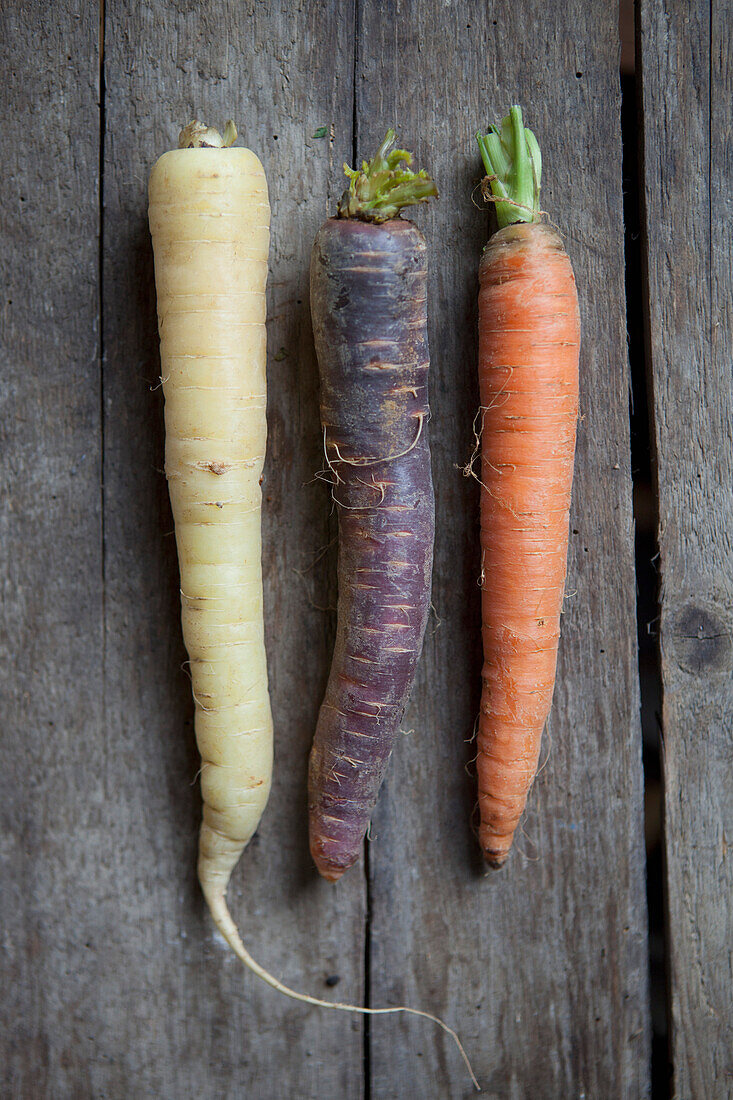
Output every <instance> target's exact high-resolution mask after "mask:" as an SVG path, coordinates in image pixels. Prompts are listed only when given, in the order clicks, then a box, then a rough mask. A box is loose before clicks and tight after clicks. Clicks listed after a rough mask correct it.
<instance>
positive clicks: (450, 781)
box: [356, 0, 649, 1100]
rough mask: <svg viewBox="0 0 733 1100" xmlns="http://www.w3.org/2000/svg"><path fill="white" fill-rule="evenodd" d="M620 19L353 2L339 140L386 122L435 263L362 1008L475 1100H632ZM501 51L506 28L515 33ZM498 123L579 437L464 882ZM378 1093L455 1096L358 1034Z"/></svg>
mask: <svg viewBox="0 0 733 1100" xmlns="http://www.w3.org/2000/svg"><path fill="white" fill-rule="evenodd" d="M616 20H617V13H616V11H615V10H614V9H613V6H612V5H608V4H605V3H602V2H601V0H596V2H594V3H581V2H580V0H573V2H571V3H569V4H553V5H551V6H549V7H548V6H547V5H541V6H538V5H537V4H535V3H533V2H530V0H518V2H517V3H516V4H514V5H512V8H511V13H510V12H509V10H508V9H507V8H506V6H505V5H499V4H483V3H481V4H479V3H471V4H462V5H457V4H456V5H450V4H445V5H436V4H434V3H432V2H430V0H417V2H416V3H414V4H411V5H409V7H408V6H406V5H404V4H401V3H396V4H390V5H389V6H388V8H387V10H385V7H384V6H380V7H379V8H377V6H376V5H372V4H364V3H362V4H360V7H359V14H358V26H359V39H358V46H357V59H358V67H357V86H356V87H357V137H358V147H359V154H360V155H362V154H366V153H368V151H369V149H370V148H371V147H372V146H373V144H374V143H375V142H376V140H377V139H378V138H379V137H380V136H381V135H382V133H383V131H384V129H385V127H386V126H387V125H391V124H393V123H394V124H396V125H397V127H398V134H399V138H400V142H401V143H404V144H405V145H406V146H407V147H408V148H414V150H415V152H416V154H417V159H418V163H419V164H420V165H421V166H425V167H426V168H428V169H432V170H433V171H434V173H435V175H436V177H437V181H438V186H439V189H440V193H441V197H440V200H439V202H437V203H436V204H434V205H433V206H431V208H430V209H429V210H422V211H420V212H418V214H417V216H416V220H418V221H419V223H420V224H421V225H422V226H423V227H424V230H425V233H426V236H427V240H428V247H429V250H430V255H431V257H432V264H431V294H430V308H431V328H430V341H431V359H432V367H431V370H432V406H433V419H432V422H431V438H432V447H433V455H434V473H435V483H436V490H437V515H438V517H442V522H439V525H438V533H437V544H436V563H435V572H434V595H433V600H434V604H435V607H436V609H437V616H438V618H439V620H440V621H439V622H437V621H436V623H434V625H433V628H432V633H431V634H429V637H428V639H427V642H426V647H425V652H424V657H423V660H422V664H421V671H420V677H419V683H418V684H417V688H416V691H415V693H414V697H413V704H412V706H411V709H410V711H409V712H408V714H407V715H406V718H405V729H406V730H407V731H410V732H408V733H407V735H406V736H405V738H404V740H403V741H402V742H401V743H400V744H399V745H398V747H397V749H396V751H395V754H394V758H393V762H392V764H391V767H390V771H389V775H388V779H387V784H386V789H385V790H384V791H383V794H382V797H381V799H380V803H379V805H378V808H377V813H376V815H375V818H374V822H373V827H372V843H371V845H370V847H369V872H370V899H369V900H370V912H371V922H370V945H371V953H370V971H371V983H370V997H371V1003H372V1004H374V1005H376V1004H383V1003H393V1004H394V1003H408V1004H412V1005H416V1006H419V1007H421V1008H423V1009H427V1010H430V1011H433V1012H438V1013H441V1014H442V1015H444V1016H445V1017H447V1019H448V1020H449V1022H451V1023H452V1024H454V1025H455V1026H457V1027H458V1028H459V1030H460V1032H461V1035H462V1037H463V1039H464V1041H465V1045H466V1048H467V1050H468V1052H469V1054H470V1056H471V1057H472V1059H473V1062H474V1066H475V1068H476V1071H477V1073H478V1076H479V1079H480V1081H481V1084H482V1086H483V1088H484V1089H485V1091H486V1093H487V1095H490V1096H491V1097H495V1098H497V1100H500V1098H507V1100H508V1098H517V1100H518V1098H523V1097H526V1096H532V1097H548V1098H550V1097H552V1098H554V1097H559V1096H575V1097H581V1096H587V1097H591V1096H592V1097H600V1096H609V1097H610V1096H614V1097H621V1096H623V1097H634V1098H636V1097H640V1096H644V1095H646V1094H647V1092H648V1088H649V1083H648V1055H649V1017H648V994H647V957H646V910H645V901H644V855H643V833H642V776H641V734H640V724H639V693H638V683H637V664H636V624H635V613H634V598H635V579H634V562H633V531H632V509H631V479H630V459H629V417H628V373H627V355H626V340H625V315H624V285H623V226H622V201H621V199H622V195H621V146H620V117H619V115H620V110H619V108H620V104H619V83H618V48H619V44H618V28H617V22H616ZM518 29H519V30H518ZM512 102H520V103H522V104H523V105H524V107H525V109H526V117H527V120H528V125H530V126H531V127H532V129H533V130H535V132H536V133H537V135H538V137H539V140H540V143H541V145H542V148H543V152H544V158H545V174H546V175H545V178H546V183H545V185H544V187H543V205H544V206H545V207H546V209H547V210H548V211H550V212H551V216H552V218H553V219H554V220H555V221H556V222H557V223H558V225H559V226H561V227H562V228H563V229H564V230H565V231H566V238H567V245H568V250H569V253H570V255H571V258H572V260H573V263H574V265H575V269H576V274H577V279H578V284H579V288H580V298H581V314H582V324H583V350H582V358H581V390H582V392H581V421H580V425H579V441H578V456H577V465H576V483H575V489H574V498H573V513H572V531H573V533H572V538H571V548H570V555H569V575H568V581H567V589H568V601H567V610H566V614H565V617H564V625H563V640H562V646H561V654H560V661H559V669H558V686H557V690H556V695H555V704H554V709H553V712H552V716H551V719H550V723H549V730H548V735H547V738H546V742H545V744H546V750H545V752H546V755H547V762H546V765H545V767H544V770H543V771H542V772H541V775H540V776H539V779H538V781H537V783H536V785H535V788H534V791H533V793H532V795H531V800H530V807H529V812H528V814H527V817H526V820H525V823H524V837H523V838H521V839H520V840H519V842H518V845H517V848H518V850H517V851H516V852H515V853H514V855H513V857H512V859H511V861H510V864H509V866H508V867H507V869H506V870H505V871H503V872H500V873H498V874H490V875H488V876H485V877H484V876H483V870H482V868H481V866H480V864H479V856H478V849H477V846H476V843H475V841H474V839H473V837H472V834H471V826H470V818H471V810H472V806H473V803H474V802H475V788H474V781H473V780H472V779H469V778H468V777H467V776H466V774H465V771H464V764H465V763H466V762H467V760H468V758H469V757H471V756H473V753H474V749H473V747H472V746H471V745H469V744H467V743H466V742H467V741H468V740H469V739H470V738H471V734H472V729H473V726H474V720H475V717H476V714H477V709H478V700H479V690H480V653H479V646H480V640H479V589H478V586H477V578H478V574H479V552H478V544H477V539H478V494H477V489H476V485H475V484H471V483H470V482H468V481H466V480H465V479H464V478H463V477H462V476H461V473H460V470H459V469H458V467H459V466H462V465H463V464H464V463H465V462H466V460H467V458H468V456H469V453H470V450H471V446H472V438H473V437H472V431H471V424H472V421H473V418H474V413H475V410H476V408H477V405H478V392H477V379H476V367H475V364H476V309H477V307H476V295H477V265H478V260H479V256H480V252H481V248H482V244H483V242H484V241H485V239H486V232H487V223H488V219H487V216H486V214H485V213H484V212H483V210H481V209H479V208H478V204H472V202H471V195H472V191H473V190H474V189H475V188H476V185H477V183H478V181H479V178H480V175H481V171H480V161H479V158H478V155H477V150H476V147H475V141H474V135H475V132H476V130H477V128H479V127H485V126H486V125H487V124H488V123H489V122H490V121H493V120H494V119H496V118H497V117H500V115H501V114H503V113H504V112H505V110H506V108H507V107H508V106H509V104H510V103H512ZM370 1039H371V1044H370V1065H369V1071H370V1079H371V1089H372V1094H373V1095H375V1096H379V1097H380V1100H386V1098H388V1097H395V1098H396V1097H400V1098H402V1100H404V1098H407V1097H410V1098H411V1097H422V1096H437V1095H440V1096H441V1097H449V1096H450V1097H468V1096H470V1095H472V1090H471V1085H470V1081H469V1080H468V1078H467V1075H466V1073H465V1071H464V1069H463V1067H462V1065H461V1062H460V1059H459V1058H458V1056H457V1054H456V1051H455V1049H454V1047H453V1046H452V1044H451V1042H450V1040H449V1039H448V1038H447V1037H446V1036H444V1035H443V1034H442V1033H440V1032H437V1031H435V1030H434V1029H432V1028H431V1027H430V1026H429V1025H427V1024H426V1023H425V1022H424V1021H419V1020H414V1019H407V1018H404V1019H401V1020H400V1021H398V1022H396V1021H395V1020H391V1019H388V1020H375V1021H372V1023H371V1025H370Z"/></svg>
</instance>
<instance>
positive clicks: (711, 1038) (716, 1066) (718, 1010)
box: [639, 0, 733, 1100]
mask: <svg viewBox="0 0 733 1100" xmlns="http://www.w3.org/2000/svg"><path fill="white" fill-rule="evenodd" d="M732 22H733V5H731V3H730V2H729V0H724V2H723V3H721V4H717V3H716V4H711V5H710V6H708V5H707V4H698V5H693V6H692V7H690V6H689V5H687V4H685V3H682V2H679V3H678V2H676V0H667V2H666V3H664V4H655V3H651V2H648V0H645V2H644V3H643V4H642V6H641V16H640V39H639V51H640V58H641V64H642V106H643V117H644V146H643V149H644V196H645V205H646V240H645V247H646V262H647V270H648V285H649V298H648V315H647V321H648V325H647V329H648V352H649V363H650V371H651V382H652V393H653V410H652V420H653V431H654V439H655V444H656V466H657V485H658V501H659V504H658V506H659V570H660V576H661V588H660V600H661V622H660V631H661V634H660V644H661V655H662V683H663V693H664V694H663V715H662V735H663V748H664V752H663V763H664V784H665V837H666V865H667V891H668V925H669V946H670V968H669V981H670V987H671V988H670V992H671V1028H672V1058H673V1066H674V1095H675V1096H677V1097H680V1100H682V1098H684V1100H702V1098H706V1097H712V1096H714V1097H716V1098H717V1097H725V1096H727V1097H730V1096H733V1017H732V1016H731V989H732V988H733V916H732V915H731V898H732V897H733V860H731V855H730V842H731V836H732V835H733V766H732V762H733V757H731V736H732V735H733V718H732V717H731V716H732V715H733V542H732V541H731V537H732V533H733V496H732V495H731V484H733V432H732V426H733V371H732V370H731V358H732V348H731V322H732V321H733V317H732V315H731V288H732V284H733V280H732V279H731V261H730V257H731V253H732V252H733V230H732V229H731V224H732V215H733V198H732V197H731V188H730V181H731V176H732V174H733V139H732V137H731V126H730V104H731V94H732V93H733V69H732V67H731V24H732Z"/></svg>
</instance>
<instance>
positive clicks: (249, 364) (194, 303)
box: [149, 121, 478, 1087]
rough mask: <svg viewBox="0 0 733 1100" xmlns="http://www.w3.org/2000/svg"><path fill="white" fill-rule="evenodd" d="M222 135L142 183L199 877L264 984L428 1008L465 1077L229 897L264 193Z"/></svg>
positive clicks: (263, 678)
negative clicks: (269, 948)
mask: <svg viewBox="0 0 733 1100" xmlns="http://www.w3.org/2000/svg"><path fill="white" fill-rule="evenodd" d="M235 138H236V128H235V127H234V124H233V123H231V122H230V123H227V126H226V129H225V131H224V136H223V137H222V136H221V135H220V134H219V133H218V132H217V131H216V130H213V129H211V128H209V127H207V126H205V125H204V124H203V123H200V122H196V121H194V122H192V123H190V124H189V125H188V126H187V127H186V128H185V129H184V130H182V131H181V134H180V136H179V143H178V144H179V148H178V149H176V150H173V151H171V152H168V153H164V154H163V156H162V157H160V159H159V160H158V161H157V163H156V164H155V166H154V168H153V170H152V173H151V175H150V186H149V197H150V207H149V218H150V232H151V234H152V238H153V251H154V255H155V285H156V291H157V298H158V326H159V331H160V358H161V368H162V381H163V391H164V394H165V427H166V453H165V471H166V477H167V479H168V487H169V490H170V497H171V506H172V509H173V518H174V521H175V529H176V543H177V546H178V560H179V566H180V574H181V617H182V623H183V637H184V641H185V644H186V649H187V650H188V655H189V658H190V665H191V679H192V684H193V697H194V701H195V707H196V720H195V728H196V741H197V744H198V747H199V751H200V753H201V793H202V797H203V803H204V809H203V822H202V825H201V833H200V838H199V861H198V874H199V880H200V882H201V888H202V890H203V893H204V896H205V898H206V901H207V903H208V906H209V909H210V910H211V914H212V917H213V919H214V922H215V924H216V926H217V928H218V929H219V931H220V932H221V934H222V935H223V937H224V939H225V940H226V941H227V943H228V944H229V946H230V947H231V948H232V950H233V951H234V952H235V954H236V955H237V956H238V958H239V959H240V960H241V961H242V962H243V963H244V964H245V965H246V966H247V967H248V968H249V969H250V970H251V971H252V972H253V973H255V974H256V975H257V976H258V977H260V978H261V979H262V980H263V981H264V982H266V983H267V984H268V985H270V986H272V987H273V988H274V989H277V990H278V991H279V992H281V993H284V994H286V995H287V996H288V997H292V998H294V999H295V1000H298V1001H303V1002H305V1003H306V1004H311V1005H316V1006H319V1007H322V1008H336V1009H342V1010H345V1011H349V1012H360V1013H363V1014H366V1015H383V1014H388V1013H393V1012H409V1013H412V1014H413V1015H416V1016H422V1017H424V1018H426V1019H429V1020H432V1021H433V1022H434V1023H436V1024H438V1025H439V1026H440V1027H441V1028H442V1029H443V1030H444V1031H445V1032H447V1033H448V1034H449V1035H450V1036H451V1037H452V1038H453V1039H454V1040H455V1042H456V1043H457V1044H458V1048H459V1050H460V1051H461V1054H462V1055H463V1058H464V1060H465V1061H466V1065H467V1066H468V1069H469V1072H470V1073H471V1077H472V1080H473V1081H474V1083H476V1081H475V1078H474V1077H473V1072H472V1071H471V1067H470V1064H469V1063H468V1059H467V1058H466V1055H465V1052H464V1050H463V1047H462V1046H461V1043H460V1041H459V1039H458V1036H457V1035H456V1033H455V1032H454V1031H453V1029H452V1028H449V1027H448V1026H447V1024H444V1023H443V1021H442V1020H439V1019H438V1018H437V1017H435V1016H432V1015H431V1014H430V1013H428V1012H422V1011H420V1010H418V1009H413V1008H405V1007H403V1006H399V1007H394V1008H363V1007H361V1006H359V1005H348V1004H341V1003H337V1002H333V1001H323V1000H320V999H319V998H317V997H310V996H308V995H307V994H302V993H297V992H295V991H294V990H292V989H289V988H288V987H287V986H285V985H283V984H282V983H281V982H279V981H278V980H277V979H276V978H274V977H273V976H272V975H271V974H269V973H268V972H267V971H266V970H264V969H263V968H262V967H261V966H260V965H259V964H258V963H257V962H255V960H254V959H253V958H252V957H251V955H250V954H249V952H248V951H247V950H246V948H245V947H244V944H243V943H242V940H241V938H240V936H239V933H238V931H237V927H236V925H235V923H234V921H233V920H232V918H231V916H230V913H229V910H228V907H227V903H226V890H227V886H228V883H229V879H230V877H231V874H232V871H233V870H234V867H235V865H236V864H237V861H238V860H239V857H240V856H241V854H242V852H243V851H244V848H245V847H246V845H247V843H248V842H249V840H250V839H251V837H252V835H253V833H254V831H255V829H256V828H257V826H258V824H259V821H260V818H261V816H262V813H263V811H264V808H265V805H266V803H267V798H268V795H269V791H270V780H271V774H272V741H273V737H272V717H271V713H270V700H269V695H268V689H267V663H266V655H265V646H264V627H263V607H262V567H261V535H260V513H261V490H260V482H261V479H262V468H263V463H264V457H265V442H266V434H267V426H266V420H265V405H266V381H265V362H266V335H265V311H266V306H265V289H266V282H267V257H268V248H269V224H270V207H269V203H268V196H267V182H266V179H265V174H264V171H263V169H262V165H261V164H260V162H259V160H258V159H257V157H256V156H255V154H254V153H252V152H250V151H249V150H248V149H235V148H231V147H230V146H231V144H232V142H233V141H234V140H235ZM476 1087H478V1085H477V1086H476Z"/></svg>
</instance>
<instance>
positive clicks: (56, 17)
mask: <svg viewBox="0 0 733 1100" xmlns="http://www.w3.org/2000/svg"><path fill="white" fill-rule="evenodd" d="M97 46H98V27H97V13H96V11H91V12H90V11H89V10H88V8H87V6H86V5H84V4H81V3H78V2H76V0H60V2H59V3H58V4H56V5H54V6H53V7H51V6H49V5H47V4H45V3H39V2H33V3H26V4H23V5H17V4H16V5H4V6H3V8H2V12H1V13H0V71H2V73H3V94H2V97H0V132H2V134H3V135H4V141H3V161H4V162H3V170H2V172H1V173H0V286H2V298H1V299H0V401H1V404H2V415H1V416H0V454H1V456H2V457H1V459H0V462H1V465H2V477H1V478H0V589H1V591H2V601H1V603H0V607H1V610H0V665H1V667H2V669H3V680H2V689H1V696H0V699H1V710H2V731H1V733H0V737H1V739H2V768H0V882H1V885H0V927H1V928H2V933H1V937H0V943H1V944H2V946H1V947H0V984H1V987H2V996H0V1093H2V1095H3V1096H9V1097H13V1098H15V1097H23V1098H25V1097H33V1096H51V1095H53V1096H57V1097H66V1096H69V1097H71V1096H80V1095H83V1094H84V1093H85V1092H88V1087H89V1078H90V1073H91V1072H92V1070H91V1066H92V1064H93V1059H94V1044H93V1042H90V1040H89V1031H88V1027H89V1023H88V1022H89V1020H90V1019H91V1018H92V1017H93V1016H94V1014H95V996H96V994H95V991H94V987H95V985H97V984H98V982H99V980H100V975H101V973H102V971H103V969H104V966H105V958H104V947H105V940H106V938H107V936H108V935H109V932H110V928H109V927H106V926H105V924H104V922H103V921H100V920H99V909H100V907H101V906H103V905H104V902H103V901H100V895H101V897H102V898H103V897H104V896H105V895H106V894H107V893H108V882H109V877H108V873H107V867H108V860H109V846H108V844H107V841H106V838H105V830H104V819H105V802H106V795H107V777H106V775H105V770H104V737H103V733H102V730H103V723H102V713H103V705H102V695H101V691H100V685H101V683H102V664H103V655H102V631H101V622H102V618H101V608H102V525H101V495H100V488H101V479H100V473H101V436H100V397H99V374H100V371H99V366H100V364H99V346H98V333H97V315H98V279H97V273H98V252H99V243H98V232H99V196H98V180H97V171H98V162H99V108H98V87H97V80H98V73H99V60H98V53H97Z"/></svg>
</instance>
